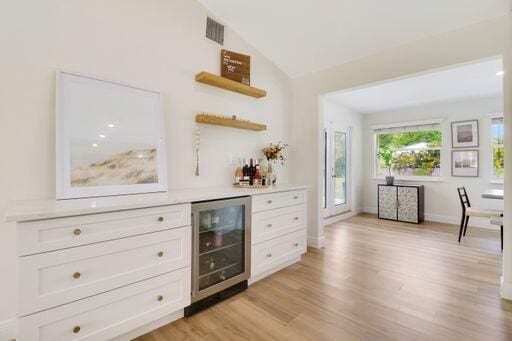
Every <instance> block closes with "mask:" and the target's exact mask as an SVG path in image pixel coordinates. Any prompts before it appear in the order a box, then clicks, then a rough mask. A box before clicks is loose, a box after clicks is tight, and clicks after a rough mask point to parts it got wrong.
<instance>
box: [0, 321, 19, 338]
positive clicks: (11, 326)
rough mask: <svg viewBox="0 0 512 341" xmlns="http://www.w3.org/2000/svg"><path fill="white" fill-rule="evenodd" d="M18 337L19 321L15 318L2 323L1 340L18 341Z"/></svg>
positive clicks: (0, 329) (0, 328) (0, 327)
mask: <svg viewBox="0 0 512 341" xmlns="http://www.w3.org/2000/svg"><path fill="white" fill-rule="evenodd" d="M17 336H18V320H17V319H15V318H13V319H9V320H5V321H0V340H2V341H4V340H6V341H10V340H16V338H17Z"/></svg>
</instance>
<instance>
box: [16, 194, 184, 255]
mask: <svg viewBox="0 0 512 341" xmlns="http://www.w3.org/2000/svg"><path fill="white" fill-rule="evenodd" d="M190 224H191V222H190V204H184V205H170V206H161V207H152V208H144V209H137V210H127V211H120V212H111V213H100V214H90V215H84V216H76V217H70V218H57V219H48V220H39V221H31V222H25V223H20V224H18V232H19V236H18V244H19V245H18V253H19V255H21V256H24V255H30V254H35V253H41V252H46V251H52V250H58V249H64V248H68V247H73V246H79V245H85V244H91V243H96V242H102V241H107V240H112V239H117V238H123V237H129V236H134V235H138V234H143V233H148V232H155V231H161V230H166V229H169V228H174V227H181V226H188V225H190Z"/></svg>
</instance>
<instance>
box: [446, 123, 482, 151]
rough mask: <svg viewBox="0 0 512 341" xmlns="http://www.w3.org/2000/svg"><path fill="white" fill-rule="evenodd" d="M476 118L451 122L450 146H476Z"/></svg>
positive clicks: (477, 142)
mask: <svg viewBox="0 0 512 341" xmlns="http://www.w3.org/2000/svg"><path fill="white" fill-rule="evenodd" d="M478 140H479V138H478V120H469V121H459V122H452V148H471V147H473V148H474V147H478V144H479V141H478Z"/></svg>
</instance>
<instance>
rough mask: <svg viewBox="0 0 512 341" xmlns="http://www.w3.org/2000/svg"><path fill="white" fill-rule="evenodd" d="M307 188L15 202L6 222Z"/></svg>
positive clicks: (221, 189)
mask: <svg viewBox="0 0 512 341" xmlns="http://www.w3.org/2000/svg"><path fill="white" fill-rule="evenodd" d="M307 187H308V186H295V185H287V184H283V185H281V184H279V185H276V186H272V187H270V188H264V189H249V188H247V189H246V188H233V187H209V188H188V189H173V190H169V191H168V192H162V193H148V194H135V195H122V196H112V197H100V198H86V199H68V200H55V199H46V200H30V201H18V202H13V203H12V204H11V205H9V206H8V207H7V211H6V213H5V220H6V221H8V222H12V221H18V222H19V221H30V220H41V219H51V218H61V217H69V216H76V215H82V214H94V213H103V212H112V211H121V210H129V209H134V208H145V207H155V206H164V205H173V204H184V203H190V202H194V201H203V200H213V199H222V198H231V197H240V196H247V195H251V196H252V195H259V194H268V193H276V192H286V191H293V190H299V189H306V188H307Z"/></svg>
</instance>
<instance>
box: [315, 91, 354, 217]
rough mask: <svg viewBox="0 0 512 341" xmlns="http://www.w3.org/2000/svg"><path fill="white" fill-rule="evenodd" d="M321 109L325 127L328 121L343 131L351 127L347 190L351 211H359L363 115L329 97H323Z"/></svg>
mask: <svg viewBox="0 0 512 341" xmlns="http://www.w3.org/2000/svg"><path fill="white" fill-rule="evenodd" d="M323 111H324V120H325V121H324V124H325V125H324V126H325V127H326V126H327V123H328V122H333V123H334V124H335V126H336V127H338V128H340V129H342V130H343V131H348V130H349V128H351V134H352V135H351V137H350V138H351V141H350V144H351V150H350V167H349V171H350V173H349V183H350V187H349V188H348V191H350V194H349V197H350V209H351V211H353V212H355V213H360V212H362V210H363V174H362V173H361V171H360V169H361V168H362V166H363V116H362V115H361V114H359V113H357V112H355V111H352V110H350V109H349V108H347V107H345V106H343V105H342V104H340V103H337V102H334V101H332V100H329V99H325V101H324V107H323Z"/></svg>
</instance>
